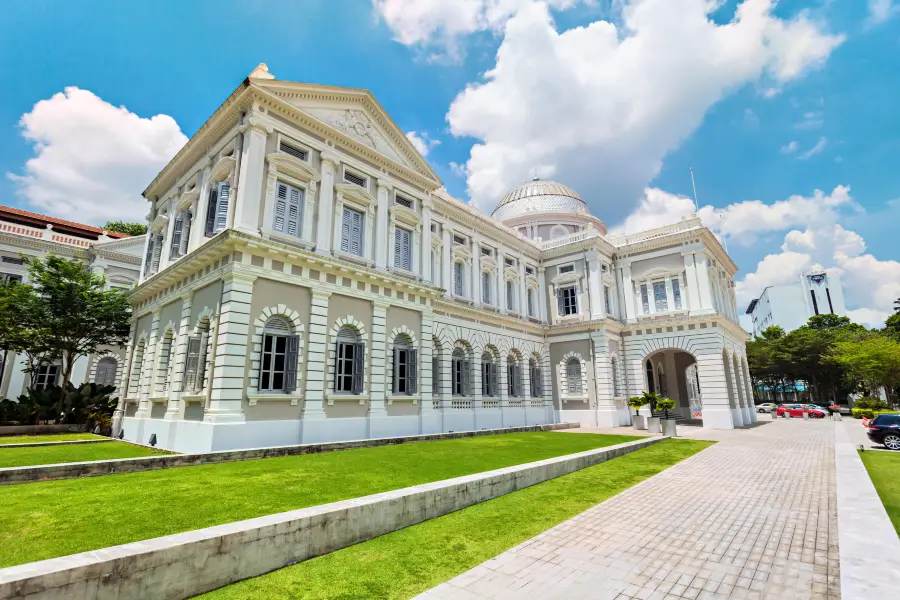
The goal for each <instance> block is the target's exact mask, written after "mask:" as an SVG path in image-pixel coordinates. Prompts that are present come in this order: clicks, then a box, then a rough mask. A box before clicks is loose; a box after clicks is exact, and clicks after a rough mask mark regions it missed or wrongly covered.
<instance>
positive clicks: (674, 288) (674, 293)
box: [672, 277, 681, 308]
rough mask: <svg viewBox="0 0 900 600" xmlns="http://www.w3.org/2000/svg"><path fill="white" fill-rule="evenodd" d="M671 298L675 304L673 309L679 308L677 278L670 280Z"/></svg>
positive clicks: (679, 293)
mask: <svg viewBox="0 0 900 600" xmlns="http://www.w3.org/2000/svg"><path fill="white" fill-rule="evenodd" d="M672 297H673V300H674V302H675V308H681V280H680V279H678V278H677V277H674V278H673V279H672Z"/></svg>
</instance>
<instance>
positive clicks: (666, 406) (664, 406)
mask: <svg viewBox="0 0 900 600" xmlns="http://www.w3.org/2000/svg"><path fill="white" fill-rule="evenodd" d="M674 408H675V401H674V400H672V399H671V398H660V399H659V400H657V401H656V410H661V411H663V412H664V413H666V420H668V419H669V411H670V410H674Z"/></svg>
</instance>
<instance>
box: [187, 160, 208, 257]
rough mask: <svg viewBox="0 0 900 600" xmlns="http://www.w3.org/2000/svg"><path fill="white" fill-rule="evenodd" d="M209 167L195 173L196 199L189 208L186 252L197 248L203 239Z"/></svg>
mask: <svg viewBox="0 0 900 600" xmlns="http://www.w3.org/2000/svg"><path fill="white" fill-rule="evenodd" d="M208 183H209V168H205V169H203V171H201V172H199V173H197V190H198V191H199V193H198V195H197V199H196V200H195V201H194V204H193V210H191V215H193V216H192V217H191V234H190V239H189V240H188V252H190V251H192V250H194V249H195V248H198V247H199V246H200V245H201V244H202V243H203V241H204V239H205V233H206V209H207V208H208V206H209V186H208Z"/></svg>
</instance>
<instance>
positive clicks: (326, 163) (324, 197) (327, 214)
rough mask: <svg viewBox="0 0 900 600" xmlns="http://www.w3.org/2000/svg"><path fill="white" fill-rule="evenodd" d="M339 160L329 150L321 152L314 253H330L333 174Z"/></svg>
mask: <svg viewBox="0 0 900 600" xmlns="http://www.w3.org/2000/svg"><path fill="white" fill-rule="evenodd" d="M338 165H340V161H339V160H338V159H337V157H336V156H335V155H333V154H331V153H330V152H323V153H322V182H321V187H320V190H319V210H318V213H317V215H316V218H317V221H316V253H317V254H322V255H324V256H329V255H331V217H332V213H333V212H334V175H335V173H336V172H337V168H338Z"/></svg>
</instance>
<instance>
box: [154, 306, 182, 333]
mask: <svg viewBox="0 0 900 600" xmlns="http://www.w3.org/2000/svg"><path fill="white" fill-rule="evenodd" d="M181 306H182V301H181V300H180V299H179V300H176V301H175V302H172V303H170V304H166V305H165V306H164V307H163V309H162V311H160V313H159V337H160V338H162V335H163V333H165V329H166V325H168V324H169V323H172V324H173V325H174V326H175V327H174V331H175V335H176V336H177V335H178V330H179V328H180V327H181Z"/></svg>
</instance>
